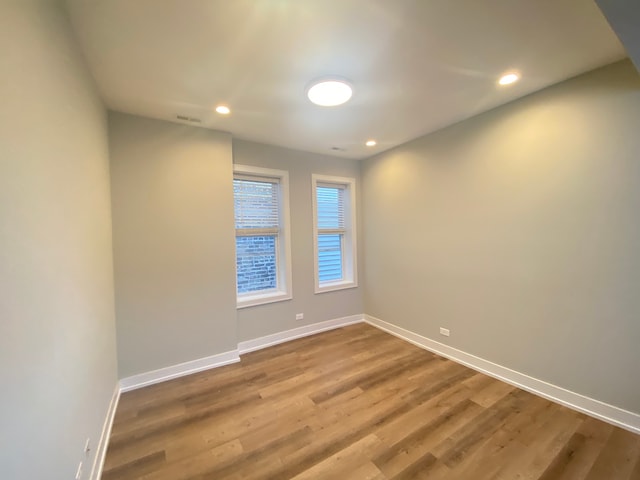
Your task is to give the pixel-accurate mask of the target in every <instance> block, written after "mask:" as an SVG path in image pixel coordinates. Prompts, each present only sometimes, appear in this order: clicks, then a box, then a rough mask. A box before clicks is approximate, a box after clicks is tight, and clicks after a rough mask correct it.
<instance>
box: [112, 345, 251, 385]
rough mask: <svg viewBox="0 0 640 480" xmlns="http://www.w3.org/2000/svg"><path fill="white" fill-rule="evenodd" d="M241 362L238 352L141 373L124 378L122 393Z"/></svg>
mask: <svg viewBox="0 0 640 480" xmlns="http://www.w3.org/2000/svg"><path fill="white" fill-rule="evenodd" d="M239 361H240V356H239V355H238V350H231V351H229V352H224V353H218V354H217V355H211V356H210V357H204V358H199V359H197V360H191V361H189V362H184V363H179V364H178V365H172V366H170V367H165V368H160V369H158V370H152V371H151V372H145V373H139V374H138V375H133V376H131V377H126V378H123V379H122V380H120V389H121V391H122V392H128V391H129V390H135V389H137V388H142V387H146V386H148V385H153V384H154V383H160V382H164V381H166V380H171V379H173V378H178V377H183V376H185V375H190V374H192V373H196V372H201V371H203V370H209V369H210V368H216V367H222V366H223V365H228V364H230V363H236V362H239Z"/></svg>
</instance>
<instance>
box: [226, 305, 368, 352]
mask: <svg viewBox="0 0 640 480" xmlns="http://www.w3.org/2000/svg"><path fill="white" fill-rule="evenodd" d="M362 321H363V315H362V314H359V315H351V316H349V317H342V318H335V319H333V320H327V321H326V322H318V323H312V324H311V325H305V326H304V327H299V328H293V329H291V330H285V331H284V332H278V333H274V334H272V335H267V336H265V337H260V338H254V339H253V340H246V341H244V342H240V343H238V350H239V351H240V355H243V354H245V353H249V352H253V351H255V350H260V349H262V348H267V347H271V346H273V345H278V344H279V343H284V342H288V341H290V340H295V339H296V338H302V337H308V336H309V335H314V334H316V333H320V332H325V331H327V330H333V329H334V328H340V327H345V326H347V325H352V324H354V323H360V322H362Z"/></svg>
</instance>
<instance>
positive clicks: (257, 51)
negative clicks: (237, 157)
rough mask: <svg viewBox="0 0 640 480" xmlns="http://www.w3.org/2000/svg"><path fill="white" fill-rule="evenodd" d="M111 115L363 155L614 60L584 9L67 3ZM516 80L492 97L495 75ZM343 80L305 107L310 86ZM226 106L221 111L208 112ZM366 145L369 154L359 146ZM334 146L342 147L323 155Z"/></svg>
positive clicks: (322, 0) (474, 0) (580, 1)
mask: <svg viewBox="0 0 640 480" xmlns="http://www.w3.org/2000/svg"><path fill="white" fill-rule="evenodd" d="M68 6H69V10H70V14H71V18H72V23H73V25H74V28H75V30H76V32H77V35H78V38H79V40H80V43H81V45H82V47H83V49H84V51H85V54H86V57H87V60H88V62H89V65H90V68H91V70H92V72H93V74H94V76H95V78H96V80H97V83H98V87H99V89H100V92H101V95H102V97H103V98H104V100H105V102H106V104H107V106H108V107H109V108H111V109H113V110H119V111H123V112H129V113H134V114H138V115H143V116H147V117H153V118H161V119H166V120H172V121H177V120H176V115H187V116H190V117H197V118H199V119H201V120H202V125H203V126H206V127H209V128H213V129H216V130H223V131H228V132H232V133H233V135H234V136H235V137H237V138H242V139H249V140H254V141H258V142H264V143H270V144H275V145H281V146H285V147H289V148H295V149H300V150H306V151H311V152H317V153H325V154H333V155H338V156H342V157H349V158H363V157H367V156H370V155H373V154H375V153H378V152H380V151H382V150H385V149H388V148H391V147H393V146H395V145H398V144H400V143H403V142H405V141H407V140H410V139H412V138H415V137H418V136H420V135H423V134H425V133H429V132H432V131H434V130H437V129H439V128H441V127H443V126H446V125H449V124H451V123H454V122H456V121H459V120H462V119H464V118H468V117H470V116H472V115H475V114H478V113H480V112H483V111H486V110H488V109H490V108H492V107H495V106H497V105H500V104H503V103H506V102H509V101H511V100H513V99H515V98H518V97H522V96H524V95H526V94H528V93H531V92H534V91H536V90H539V89H541V88H543V87H545V86H548V85H551V84H554V83H557V82H559V81H561V80H564V79H567V78H570V77H572V76H575V75H577V74H579V73H582V72H585V71H588V70H591V69H593V68H596V67H599V66H601V65H605V64H608V63H611V62H614V61H616V60H619V59H621V58H623V57H625V51H624V49H623V47H622V46H621V44H620V43H619V41H618V40H617V38H616V36H615V34H614V33H613V32H612V31H611V29H610V27H609V26H608V24H607V22H606V20H605V19H604V17H603V15H602V14H601V13H600V10H599V9H598V7H597V6H596V5H595V3H594V2H593V1H592V0H69V1H68ZM511 69H517V70H519V71H521V72H522V80H521V81H520V82H519V83H517V84H515V85H512V86H510V87H506V88H505V87H502V88H499V87H498V86H497V85H496V79H497V77H498V76H499V75H500V74H501V73H502V72H504V71H506V70H511ZM332 74H334V75H340V76H342V77H346V78H348V79H349V80H351V82H352V83H353V85H354V88H355V92H354V96H353V98H352V100H351V101H350V102H349V103H347V104H345V105H343V106H340V107H333V108H327V107H318V106H314V105H312V104H311V103H309V101H308V100H307V99H306V97H305V87H307V85H308V83H309V82H310V81H311V80H313V79H315V78H317V77H321V76H326V75H332ZM218 103H226V104H228V105H229V106H230V107H231V109H232V114H231V115H230V116H228V117H222V116H220V115H218V114H216V113H215V112H214V111H213V108H214V107H215V106H216V105H217V104H218ZM368 138H375V139H377V140H378V146H376V147H374V148H367V147H365V146H364V142H365V140H367V139H368ZM332 147H340V148H344V149H345V151H342V152H336V151H332V150H331V148H332Z"/></svg>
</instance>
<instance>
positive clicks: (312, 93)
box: [307, 77, 353, 107]
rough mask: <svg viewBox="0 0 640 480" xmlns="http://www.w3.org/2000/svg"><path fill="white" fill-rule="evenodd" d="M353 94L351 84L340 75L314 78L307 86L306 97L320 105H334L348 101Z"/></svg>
mask: <svg viewBox="0 0 640 480" xmlns="http://www.w3.org/2000/svg"><path fill="white" fill-rule="evenodd" d="M352 95H353V87H352V86H351V84H350V83H349V82H348V81H347V80H345V79H344V78H340V77H324V78H320V79H318V80H315V81H314V82H312V83H311V85H310V86H309V87H308V88H307V97H308V98H309V100H310V101H311V103H314V104H316V105H320V106H321V107H336V106H338V105H342V104H343V103H346V102H348V101H349V99H350V98H351V96H352Z"/></svg>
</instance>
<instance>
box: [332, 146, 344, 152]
mask: <svg viewBox="0 0 640 480" xmlns="http://www.w3.org/2000/svg"><path fill="white" fill-rule="evenodd" d="M331 150H333V151H334V152H346V151H347V149H346V148H343V147H331Z"/></svg>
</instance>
